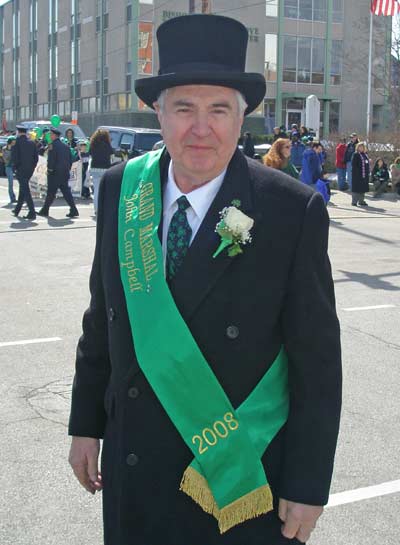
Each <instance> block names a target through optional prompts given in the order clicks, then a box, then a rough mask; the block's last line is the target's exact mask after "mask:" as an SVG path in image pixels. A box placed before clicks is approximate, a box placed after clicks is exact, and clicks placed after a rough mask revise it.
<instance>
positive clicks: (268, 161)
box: [2, 124, 400, 220]
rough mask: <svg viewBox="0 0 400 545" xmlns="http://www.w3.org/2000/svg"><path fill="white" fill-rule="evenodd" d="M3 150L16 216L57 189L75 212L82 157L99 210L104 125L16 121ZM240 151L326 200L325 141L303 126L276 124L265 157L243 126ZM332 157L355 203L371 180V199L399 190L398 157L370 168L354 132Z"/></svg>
mask: <svg viewBox="0 0 400 545" xmlns="http://www.w3.org/2000/svg"><path fill="white" fill-rule="evenodd" d="M35 131H36V132H35ZM39 131H40V132H39ZM2 152H3V153H2V155H3V161H4V165H5V172H6V176H7V178H8V193H9V199H10V204H16V207H15V208H14V209H13V211H12V213H13V214H14V215H15V216H18V215H19V213H20V211H21V208H22V206H23V204H24V202H25V203H26V204H27V206H28V209H29V213H28V215H27V216H25V217H26V218H27V219H30V220H33V219H35V218H36V214H38V215H40V216H43V217H48V215H49V210H50V206H51V205H52V203H53V201H54V199H55V196H56V194H57V191H58V190H60V191H61V193H62V195H63V197H64V199H65V200H66V202H67V204H68V205H69V207H70V211H69V213H68V214H67V216H68V217H69V218H74V217H77V216H79V212H78V209H77V207H76V205H75V201H74V198H73V196H72V193H71V189H70V187H69V184H68V180H69V178H70V170H71V166H72V163H74V162H76V161H80V164H81V166H80V168H81V169H82V187H81V197H82V198H84V199H90V198H92V197H93V204H94V213H95V214H96V213H97V206H98V192H99V184H100V180H101V177H102V176H103V174H104V172H105V171H106V170H107V169H108V168H110V166H111V165H112V163H113V161H114V156H113V153H114V152H113V148H112V146H111V141H110V135H109V133H108V131H107V130H104V129H98V130H96V131H95V132H94V133H93V135H92V137H91V139H90V140H78V139H77V138H76V137H75V134H74V131H73V129H72V128H69V129H67V130H66V132H65V136H64V137H63V136H62V135H61V132H60V131H59V130H58V129H57V128H55V127H51V128H44V129H43V130H41V129H37V128H36V129H33V131H29V132H28V129H27V128H26V127H24V126H22V125H18V126H17V134H16V135H14V134H9V136H8V139H7V144H6V145H5V146H4V147H3V150H2ZM243 153H244V154H245V155H247V156H248V157H251V158H254V159H256V160H259V161H260V162H262V163H264V164H265V165H267V166H269V167H271V168H274V169H277V170H280V171H282V172H284V173H286V174H288V175H289V176H291V177H292V178H295V179H296V180H299V181H301V182H303V183H304V184H307V185H310V186H313V187H314V188H315V189H316V190H317V191H319V192H321V193H322V195H323V197H324V200H325V202H328V201H329V199H330V195H331V190H330V184H329V180H328V178H327V172H326V169H325V163H326V159H327V153H326V150H325V149H324V146H323V144H322V143H321V142H320V141H318V140H316V139H315V135H314V134H313V133H311V132H310V131H308V129H307V128H306V127H304V126H301V127H300V128H299V127H298V125H296V124H293V125H292V126H291V128H290V130H289V131H287V130H286V128H285V127H284V126H281V127H275V128H274V134H273V144H272V146H271V148H270V150H269V151H268V153H267V154H266V155H265V156H264V157H262V156H261V155H259V154H257V153H256V148H255V146H254V141H253V138H252V136H251V133H250V132H248V131H247V132H245V134H244V137H243ZM39 155H41V156H45V157H47V195H46V199H45V202H44V204H43V207H42V208H41V209H40V210H39V211H38V212H36V211H35V209H34V205H33V201H32V196H31V193H30V187H29V180H30V178H31V177H32V175H33V172H34V170H35V168H36V165H37V162H38V157H39ZM335 160H336V162H335V165H336V173H337V183H338V189H339V190H340V191H349V190H350V192H351V194H352V205H353V206H368V204H367V202H366V200H365V194H366V193H367V192H368V191H369V184H370V182H371V183H372V184H373V188H374V189H373V196H374V197H375V198H378V197H379V196H381V195H382V194H383V193H385V192H387V191H389V190H390V189H389V185H390V184H391V190H392V192H395V193H397V194H399V195H400V157H397V158H396V159H395V161H394V162H393V164H392V165H390V167H388V165H387V164H386V163H385V161H384V159H383V158H382V157H379V158H378V159H377V160H376V162H375V164H374V167H373V168H371V164H370V159H369V157H368V150H367V145H366V143H364V142H360V141H359V140H358V137H357V134H356V133H352V134H351V135H350V139H349V141H347V139H346V138H345V137H343V138H342V139H341V140H340V141H339V143H338V144H337V146H336V157H335ZM14 177H16V178H17V180H18V182H19V195H18V199H17V198H16V195H15V192H14V186H13V182H14ZM91 191H92V192H91Z"/></svg>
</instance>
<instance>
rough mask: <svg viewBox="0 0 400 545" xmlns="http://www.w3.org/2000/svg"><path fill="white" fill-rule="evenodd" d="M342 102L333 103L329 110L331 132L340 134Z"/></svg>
mask: <svg viewBox="0 0 400 545" xmlns="http://www.w3.org/2000/svg"><path fill="white" fill-rule="evenodd" d="M339 120H340V102H331V105H330V108H329V132H330V133H333V132H336V133H338V132H339Z"/></svg>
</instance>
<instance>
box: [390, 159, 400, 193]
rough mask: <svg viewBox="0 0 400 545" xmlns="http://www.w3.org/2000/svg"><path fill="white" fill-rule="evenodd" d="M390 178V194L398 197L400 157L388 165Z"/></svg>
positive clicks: (399, 188) (399, 191)
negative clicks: (395, 194)
mask: <svg viewBox="0 0 400 545" xmlns="http://www.w3.org/2000/svg"><path fill="white" fill-rule="evenodd" d="M390 177H391V179H392V192H393V193H397V194H398V195H400V157H397V158H396V159H395V160H394V163H393V164H392V165H390Z"/></svg>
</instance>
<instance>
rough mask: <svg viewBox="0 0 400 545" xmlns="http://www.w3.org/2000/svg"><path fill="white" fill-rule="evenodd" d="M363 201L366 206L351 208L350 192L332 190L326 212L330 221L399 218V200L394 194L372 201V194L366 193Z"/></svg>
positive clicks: (386, 194)
mask: <svg viewBox="0 0 400 545" xmlns="http://www.w3.org/2000/svg"><path fill="white" fill-rule="evenodd" d="M365 200H366V202H367V203H368V206H365V207H362V206H357V207H355V206H352V205H351V193H350V191H338V190H336V189H333V190H332V197H331V201H330V202H329V203H328V212H329V216H330V218H331V219H332V220H335V219H345V218H357V219H361V218H376V217H377V216H378V217H379V216H380V217H382V218H384V217H387V218H396V217H397V218H400V198H399V196H398V195H396V194H394V193H384V194H383V195H382V196H381V197H379V198H377V199H374V198H373V196H372V193H371V192H370V193H366V195H365Z"/></svg>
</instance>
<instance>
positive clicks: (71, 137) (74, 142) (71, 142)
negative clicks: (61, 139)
mask: <svg viewBox="0 0 400 545" xmlns="http://www.w3.org/2000/svg"><path fill="white" fill-rule="evenodd" d="M65 138H66V139H67V141H66V142H65V143H66V144H67V145H68V146H69V147H70V148H71V149H75V148H76V147H77V146H78V139H77V138H75V132H74V130H73V129H67V130H66V131H65Z"/></svg>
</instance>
